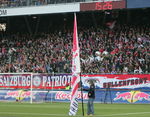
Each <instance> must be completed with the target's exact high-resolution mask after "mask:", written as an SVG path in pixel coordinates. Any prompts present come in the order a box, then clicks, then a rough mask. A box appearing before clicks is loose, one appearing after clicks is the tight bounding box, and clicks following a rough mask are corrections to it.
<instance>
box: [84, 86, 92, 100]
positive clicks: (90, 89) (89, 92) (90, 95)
mask: <svg viewBox="0 0 150 117" xmlns="http://www.w3.org/2000/svg"><path fill="white" fill-rule="evenodd" d="M84 91H88V97H89V98H93V99H95V86H94V85H90V88H89V89H84Z"/></svg>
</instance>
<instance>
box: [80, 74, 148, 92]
mask: <svg viewBox="0 0 150 117" xmlns="http://www.w3.org/2000/svg"><path fill="white" fill-rule="evenodd" d="M91 79H92V80H94V81H95V85H96V88H108V87H110V88H117V89H136V88H146V89H148V88H150V75H148V74H139V75H127V74H122V75H121V74H120V75H112V74H110V75H82V82H83V87H89V84H88V81H89V80H91Z"/></svg>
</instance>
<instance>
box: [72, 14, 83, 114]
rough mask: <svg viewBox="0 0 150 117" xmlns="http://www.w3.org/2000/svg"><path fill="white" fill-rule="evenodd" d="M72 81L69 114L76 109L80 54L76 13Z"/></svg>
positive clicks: (75, 111)
mask: <svg viewBox="0 0 150 117" xmlns="http://www.w3.org/2000/svg"><path fill="white" fill-rule="evenodd" d="M72 53H73V57H72V81H71V87H72V91H71V103H70V110H69V115H70V116H74V115H76V113H77V111H78V98H77V95H78V83H79V81H80V72H81V69H80V56H79V44H78V33H77V20H76V14H75V15H74V33H73V49H72Z"/></svg>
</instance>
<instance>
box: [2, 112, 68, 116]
mask: <svg viewBox="0 0 150 117" xmlns="http://www.w3.org/2000/svg"><path fill="white" fill-rule="evenodd" d="M0 114H8V115H13V114H14V115H35V116H37V115H40V116H50V115H53V116H66V114H41V113H16V112H0Z"/></svg>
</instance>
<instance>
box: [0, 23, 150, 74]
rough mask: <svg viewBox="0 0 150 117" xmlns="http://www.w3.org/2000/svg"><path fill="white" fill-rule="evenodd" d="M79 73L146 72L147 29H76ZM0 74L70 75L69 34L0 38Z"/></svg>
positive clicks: (149, 57)
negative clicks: (80, 71) (79, 59)
mask: <svg viewBox="0 0 150 117" xmlns="http://www.w3.org/2000/svg"><path fill="white" fill-rule="evenodd" d="M78 32H79V34H78V37H79V45H80V58H81V70H82V73H101V74H107V73H108V74H118V73H119V74H121V73H124V74H126V73H131V74H132V73H150V27H149V26H141V27H140V26H127V25H122V26H119V25H118V26H116V27H115V28H114V29H113V30H111V29H108V28H97V29H95V28H89V29H85V28H79V30H78ZM0 40H1V41H0V72H1V73H7V72H17V73H18V72H34V73H71V60H72V52H71V50H72V40H73V39H72V31H67V32H62V31H59V32H55V33H40V34H38V35H36V36H35V37H34V36H31V35H28V34H24V35H22V34H15V35H11V36H4V37H3V38H2V39H0Z"/></svg>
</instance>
